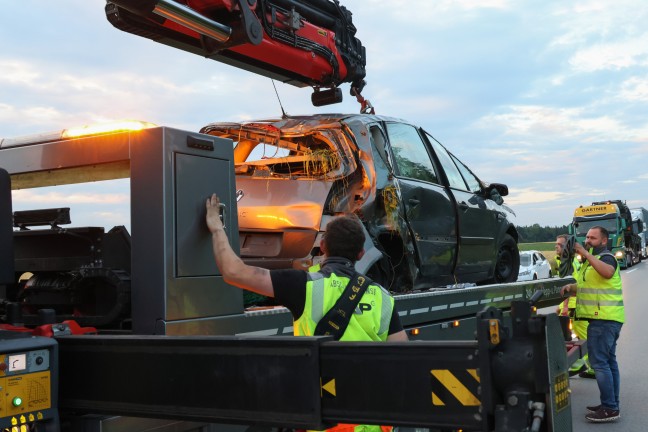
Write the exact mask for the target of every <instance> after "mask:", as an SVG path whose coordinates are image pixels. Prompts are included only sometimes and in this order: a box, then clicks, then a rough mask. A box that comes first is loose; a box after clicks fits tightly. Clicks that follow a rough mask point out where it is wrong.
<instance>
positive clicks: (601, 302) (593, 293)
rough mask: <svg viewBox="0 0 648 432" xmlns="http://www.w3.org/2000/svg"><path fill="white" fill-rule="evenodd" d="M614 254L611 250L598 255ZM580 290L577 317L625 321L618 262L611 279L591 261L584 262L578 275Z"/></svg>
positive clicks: (578, 292)
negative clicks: (595, 267)
mask: <svg viewBox="0 0 648 432" xmlns="http://www.w3.org/2000/svg"><path fill="white" fill-rule="evenodd" d="M603 255H610V256H614V255H612V254H611V253H609V252H606V253H603V254H601V255H597V256H596V258H597V259H601V257H602V256H603ZM576 283H577V284H578V290H577V295H576V319H600V320H610V321H618V322H620V323H623V322H624V321H625V309H624V307H623V291H622V287H621V273H620V270H619V265H618V264H617V266H616V269H615V270H614V275H613V276H612V277H611V278H610V279H606V278H604V277H602V276H601V275H600V274H598V272H597V271H596V270H594V268H593V267H592V266H591V265H589V262H587V261H586V262H584V263H583V265H582V266H581V268H580V270H579V271H578V274H577V277H576Z"/></svg>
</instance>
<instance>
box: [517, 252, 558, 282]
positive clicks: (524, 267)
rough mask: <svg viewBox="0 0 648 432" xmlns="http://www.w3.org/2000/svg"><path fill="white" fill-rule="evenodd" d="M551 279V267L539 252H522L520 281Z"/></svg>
mask: <svg viewBox="0 0 648 432" xmlns="http://www.w3.org/2000/svg"><path fill="white" fill-rule="evenodd" d="M550 277H551V265H550V264H549V261H548V260H547V258H545V256H544V255H542V254H541V253H540V252H538V251H522V252H520V272H519V273H518V279H517V280H518V281H529V280H536V279H546V278H550Z"/></svg>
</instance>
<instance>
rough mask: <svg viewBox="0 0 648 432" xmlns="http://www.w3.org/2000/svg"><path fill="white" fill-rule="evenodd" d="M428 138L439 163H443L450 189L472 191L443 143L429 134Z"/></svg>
mask: <svg viewBox="0 0 648 432" xmlns="http://www.w3.org/2000/svg"><path fill="white" fill-rule="evenodd" d="M427 137H428V140H429V141H430V144H432V148H433V149H434V152H435V153H436V155H437V158H439V162H440V163H441V166H442V167H443V170H444V171H445V173H446V177H447V178H448V183H449V184H450V187H451V188H455V189H461V190H470V189H468V186H466V182H465V181H464V179H463V177H462V176H461V173H460V172H459V168H457V166H456V165H455V163H454V161H453V160H452V158H451V157H450V154H449V153H448V151H447V150H446V149H445V147H443V146H442V145H441V143H439V142H438V141H437V140H435V139H434V137H432V136H431V135H429V134H428V135H427Z"/></svg>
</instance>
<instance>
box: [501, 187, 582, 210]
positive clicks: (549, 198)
mask: <svg viewBox="0 0 648 432" xmlns="http://www.w3.org/2000/svg"><path fill="white" fill-rule="evenodd" d="M572 196H573V195H572V194H569V193H565V192H556V191H541V190H537V189H532V188H525V189H517V188H512V189H510V190H509V195H508V196H507V197H505V201H506V202H507V203H508V204H510V205H511V206H516V205H523V204H550V203H551V202H553V201H561V200H564V199H565V198H569V197H572Z"/></svg>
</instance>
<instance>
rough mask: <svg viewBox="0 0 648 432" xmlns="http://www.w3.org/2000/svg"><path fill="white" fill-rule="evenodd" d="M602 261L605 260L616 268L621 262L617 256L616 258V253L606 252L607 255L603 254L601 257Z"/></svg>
mask: <svg viewBox="0 0 648 432" xmlns="http://www.w3.org/2000/svg"><path fill="white" fill-rule="evenodd" d="M607 252H609V251H607ZM610 253H611V252H610ZM601 261H603V262H604V263H605V264H609V265H611V266H612V267H614V268H615V269H616V267H617V266H618V265H619V262H618V261H617V260H616V258H614V255H608V254H605V255H603V256H602V257H601Z"/></svg>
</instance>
